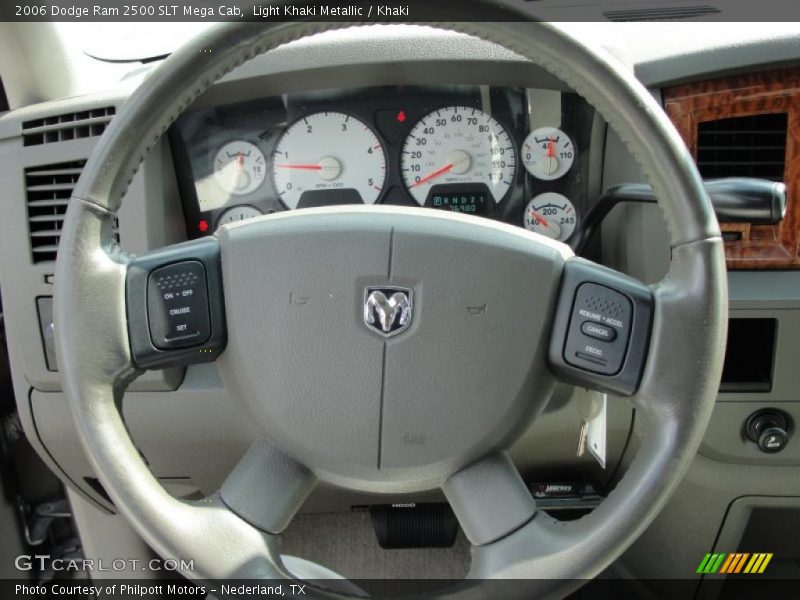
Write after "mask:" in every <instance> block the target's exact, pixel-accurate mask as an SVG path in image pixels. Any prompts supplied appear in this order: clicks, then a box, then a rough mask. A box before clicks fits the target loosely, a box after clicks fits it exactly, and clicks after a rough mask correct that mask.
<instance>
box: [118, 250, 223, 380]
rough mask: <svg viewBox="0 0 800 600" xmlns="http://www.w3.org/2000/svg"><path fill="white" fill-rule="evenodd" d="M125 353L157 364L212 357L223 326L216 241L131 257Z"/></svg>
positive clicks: (143, 363) (139, 362)
mask: <svg viewBox="0 0 800 600" xmlns="http://www.w3.org/2000/svg"><path fill="white" fill-rule="evenodd" d="M125 283H126V294H125V296H126V312H127V318H128V334H129V337H130V347H131V356H132V357H133V362H134V363H135V364H136V366H137V367H139V368H142V369H157V368H158V369H160V368H165V367H175V366H181V365H187V364H195V363H204V362H212V361H214V360H215V359H216V358H217V356H219V354H220V353H221V352H222V350H223V349H224V348H225V343H226V341H227V331H226V326H225V309H224V302H223V293H222V272H221V267H220V249H219V243H218V242H217V240H216V238H214V237H206V238H202V239H199V240H195V241H192V242H186V243H182V244H176V245H174V246H168V247H167V248H163V249H159V250H155V251H153V252H150V253H148V254H146V255H144V256H140V257H136V258H134V259H133V260H132V261H131V263H130V264H129V265H128V271H127V277H126V282H125Z"/></svg>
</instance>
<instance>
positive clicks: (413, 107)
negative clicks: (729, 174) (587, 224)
mask: <svg viewBox="0 0 800 600" xmlns="http://www.w3.org/2000/svg"><path fill="white" fill-rule="evenodd" d="M560 96H561V99H560V102H561V119H560V120H558V119H554V120H558V121H559V122H554V123H547V124H543V125H541V124H540V126H537V127H535V128H534V123H535V122H537V123H538V122H540V121H541V120H538V121H537V120H536V119H534V118H533V116H534V115H536V110H537V107H536V106H535V105H532V104H531V97H530V95H529V94H528V91H527V90H525V89H522V88H495V87H487V86H436V87H431V86H426V87H377V88H364V89H359V90H343V91H335V92H330V91H329V92H325V93H322V92H317V93H304V94H296V95H284V96H281V97H272V98H267V99H259V100H251V101H246V102H240V103H235V104H230V105H225V106H220V107H214V108H205V109H199V110H195V111H192V112H189V113H187V114H185V115H183V116H182V117H181V118H180V119H179V120H178V122H177V123H176V125H175V126H174V127H173V128H172V130H171V131H170V140H171V146H172V151H173V156H174V157H175V161H176V170H177V173H178V180H179V184H180V189H181V196H182V199H183V207H184V214H185V216H186V222H187V231H188V233H189V236H190V237H200V236H202V235H207V234H209V233H212V232H213V231H214V230H215V229H216V228H218V227H219V226H221V225H223V224H226V223H231V222H235V221H240V220H244V219H249V218H252V217H256V216H259V215H261V214H268V213H272V212H276V211H282V210H294V209H298V208H308V207H314V206H329V205H337V204H376V203H383V204H394V205H408V206H414V205H418V206H423V207H429V208H432V209H439V210H451V211H458V212H464V213H469V214H474V215H479V216H483V217H487V218H492V219H497V220H502V221H506V222H509V223H513V224H515V225H519V226H522V227H525V228H527V229H530V230H532V231H536V232H538V233H541V234H543V235H546V236H548V237H551V238H554V239H559V240H562V241H567V240H568V239H569V238H570V237H571V235H572V233H573V232H574V230H575V228H576V226H577V225H578V222H579V218H580V214H581V212H583V211H582V210H580V209H579V208H576V203H577V205H578V206H579V207H581V208H583V205H584V204H585V196H586V189H585V187H586V186H585V184H584V183H583V181H584V179H583V178H582V177H581V168H579V167H576V165H579V164H580V160H579V159H580V158H581V155H580V153H579V151H578V144H577V142H576V141H575V139H574V138H575V135H576V133H577V134H581V132H584V131H586V130H588V127H586V126H585V123H584V121H585V120H586V119H585V116H586V115H584V114H583V112H582V110H581V108H582V107H581V106H580V102H581V101H580V100H579V99H578V97H577V96H573V95H570V94H561V95H560ZM548 110H549V113H552V112H553V111H552V107H550V108H549V109H548ZM583 137H586V136H585V135H584V136H583Z"/></svg>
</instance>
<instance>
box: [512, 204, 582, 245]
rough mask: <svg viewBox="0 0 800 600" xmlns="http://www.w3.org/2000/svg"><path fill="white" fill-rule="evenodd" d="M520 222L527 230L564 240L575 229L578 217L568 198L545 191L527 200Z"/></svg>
mask: <svg viewBox="0 0 800 600" xmlns="http://www.w3.org/2000/svg"><path fill="white" fill-rule="evenodd" d="M522 223H523V225H525V229H527V230H529V231H535V232H536V233H541V234H542V235H546V236H547V237H549V238H552V239H554V240H558V241H560V242H565V241H567V240H568V239H569V238H570V236H571V235H572V233H573V232H574V231H575V226H576V225H577V223H578V218H577V215H576V214H575V207H574V206H573V205H572V202H570V201H569V198H567V197H566V196H562V195H561V194H557V193H556V192H545V193H543V194H539V195H538V196H534V198H533V199H532V200H531V201H530V202H528V205H527V206H526V207H525V212H524V214H523V216H522Z"/></svg>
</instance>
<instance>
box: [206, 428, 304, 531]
mask: <svg viewBox="0 0 800 600" xmlns="http://www.w3.org/2000/svg"><path fill="white" fill-rule="evenodd" d="M316 483H317V478H316V477H315V476H314V474H313V473H312V472H311V471H309V470H308V469H307V468H306V467H305V466H304V465H302V464H300V463H298V462H297V461H295V460H294V459H293V458H291V457H289V456H287V455H286V454H285V453H284V452H282V451H281V450H280V449H279V448H278V447H277V446H275V445H273V444H272V443H270V442H269V441H267V440H264V439H261V440H258V441H256V442H254V443H253V445H252V446H250V449H249V450H248V451H247V453H246V454H245V455H244V457H243V458H242V460H241V461H239V464H238V465H236V467H235V468H234V470H233V471H232V472H231V474H230V475H229V476H228V478H227V479H226V480H225V483H224V484H223V485H222V489H221V490H220V498H221V499H222V501H223V502H224V503H225V506H227V507H228V508H229V509H230V510H231V511H232V512H234V513H236V514H237V515H238V516H240V517H241V518H242V519H244V520H245V521H247V522H248V523H250V524H251V525H253V526H254V527H256V528H257V529H259V530H261V531H264V532H267V533H272V534H278V533H281V532H282V531H283V530H284V529H286V527H287V526H288V525H289V522H290V521H291V520H292V517H293V516H294V515H295V513H296V512H297V510H298V509H299V508H300V506H301V505H302V504H303V501H304V500H305V499H306V498H307V497H308V495H309V494H310V493H311V491H312V490H313V489H314V486H315V485H316Z"/></svg>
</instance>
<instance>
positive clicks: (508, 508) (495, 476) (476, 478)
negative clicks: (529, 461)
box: [442, 452, 536, 546]
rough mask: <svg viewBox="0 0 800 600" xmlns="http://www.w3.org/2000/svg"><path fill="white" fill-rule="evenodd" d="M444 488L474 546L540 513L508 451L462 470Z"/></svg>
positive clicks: (498, 536) (508, 530) (517, 527)
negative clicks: (500, 508)
mask: <svg viewBox="0 0 800 600" xmlns="http://www.w3.org/2000/svg"><path fill="white" fill-rule="evenodd" d="M442 490H443V491H444V493H445V496H447V500H448V501H449V502H450V506H451V507H452V508H453V512H455V514H456V517H457V518H458V521H459V523H460V524H461V528H462V529H463V530H464V533H465V535H466V536H467V539H468V540H469V541H470V542H472V544H473V545H474V546H481V545H484V544H490V543H492V542H494V541H496V540H498V539H500V538H502V537H504V536H506V535H508V534H509V533H511V532H512V531H516V530H517V529H519V528H520V527H522V526H523V525H524V524H525V523H527V522H528V521H530V520H531V518H533V516H534V515H535V514H536V502H535V501H534V499H533V496H532V495H531V493H530V491H529V490H528V488H527V486H526V485H525V482H524V481H523V480H522V477H521V476H520V474H519V472H518V471H517V468H516V467H515V466H514V463H513V462H511V459H510V458H509V457H508V455H507V454H506V453H505V452H503V453H499V454H495V455H492V456H488V457H486V458H484V459H482V460H479V461H478V462H476V463H474V464H472V465H470V466H468V467H466V468H465V469H462V470H461V471H459V472H458V473H456V474H455V475H453V476H452V477H450V479H448V480H447V481H446V482H445V483H444V485H443V486H442ZM500 506H502V507H503V508H502V510H498V507H500Z"/></svg>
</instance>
